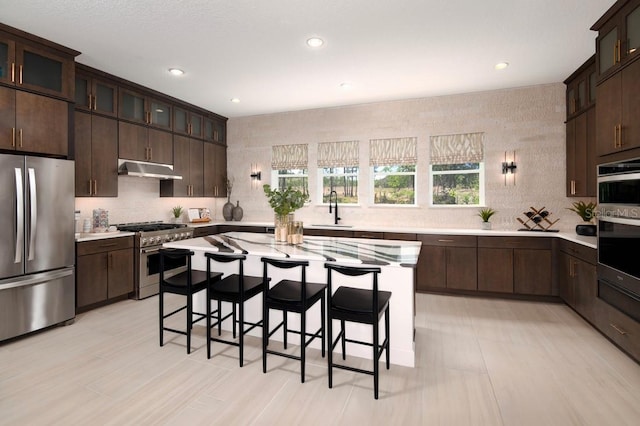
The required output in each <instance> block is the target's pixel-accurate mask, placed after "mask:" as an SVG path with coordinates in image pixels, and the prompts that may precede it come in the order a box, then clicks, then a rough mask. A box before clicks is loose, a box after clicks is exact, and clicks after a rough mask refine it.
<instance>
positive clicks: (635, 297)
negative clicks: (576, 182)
mask: <svg viewBox="0 0 640 426" xmlns="http://www.w3.org/2000/svg"><path fill="white" fill-rule="evenodd" d="M597 217H598V297H600V298H601V299H602V300H604V301H605V302H607V303H609V304H610V305H612V306H614V307H615V308H617V309H619V310H620V311H622V312H624V313H625V314H627V315H628V316H630V317H632V318H634V319H635V320H636V321H640V257H639V256H638V252H639V251H640V159H635V160H628V161H623V162H618V163H610V164H603V165H600V166H598V214H597Z"/></svg>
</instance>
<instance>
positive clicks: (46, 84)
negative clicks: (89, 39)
mask: <svg viewBox="0 0 640 426" xmlns="http://www.w3.org/2000/svg"><path fill="white" fill-rule="evenodd" d="M79 53H80V52H77V51H75V50H72V49H68V48H66V47H64V46H60V45H58V44H55V43H52V42H49V41H47V40H43V39H40V38H39V37H35V36H33V35H30V34H27V33H25V32H23V31H20V30H17V29H15V28H11V27H8V26H6V25H3V24H0V82H2V83H5V84H9V85H13V86H15V87H16V88H23V89H28V90H32V91H34V92H38V93H42V94H47V95H52V96H56V97H60V98H64V99H66V100H69V101H73V98H74V89H75V86H74V73H75V67H74V58H75V56H77V55H78V54H79Z"/></svg>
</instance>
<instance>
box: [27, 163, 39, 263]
mask: <svg viewBox="0 0 640 426" xmlns="http://www.w3.org/2000/svg"><path fill="white" fill-rule="evenodd" d="M29 206H30V211H29V220H30V223H29V257H28V258H27V260H33V259H34V257H35V253H34V252H35V251H36V249H35V247H36V226H37V223H38V198H37V191H36V170H35V169H33V168H31V167H30V168H29Z"/></svg>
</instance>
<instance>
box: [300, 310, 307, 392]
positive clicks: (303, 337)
mask: <svg viewBox="0 0 640 426" xmlns="http://www.w3.org/2000/svg"><path fill="white" fill-rule="evenodd" d="M306 346H307V312H306V311H303V312H302V313H301V314H300V349H301V352H300V362H301V363H302V366H301V368H300V376H301V377H300V379H301V380H300V383H304V364H305V352H306V350H305V348H306Z"/></svg>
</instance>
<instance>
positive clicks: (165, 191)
mask: <svg viewBox="0 0 640 426" xmlns="http://www.w3.org/2000/svg"><path fill="white" fill-rule="evenodd" d="M202 145H203V142H202V141H201V140H198V139H193V138H189V137H186V136H179V135H174V136H173V170H174V171H175V172H176V173H177V174H179V175H180V176H182V179H177V180H162V181H160V196H161V197H202V196H203V188H204V184H203V181H204V173H203V164H204V163H203V161H204V160H203V146H202Z"/></svg>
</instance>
